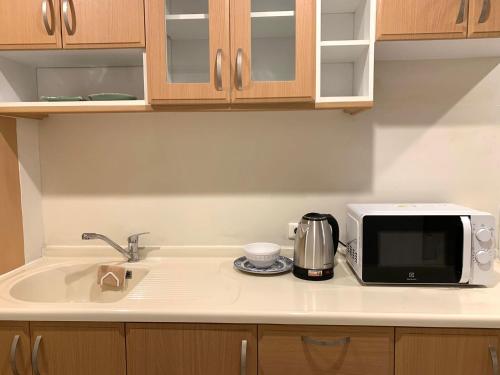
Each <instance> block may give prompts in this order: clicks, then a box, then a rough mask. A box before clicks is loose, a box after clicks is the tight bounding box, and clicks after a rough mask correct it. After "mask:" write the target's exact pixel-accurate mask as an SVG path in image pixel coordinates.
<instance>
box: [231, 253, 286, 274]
mask: <svg viewBox="0 0 500 375" xmlns="http://www.w3.org/2000/svg"><path fill="white" fill-rule="evenodd" d="M234 267H235V268H236V269H238V270H240V271H243V272H247V273H253V274H255V275H277V274H280V273H285V272H289V271H291V270H292V268H293V260H291V259H290V258H287V257H284V256H280V257H278V260H277V261H276V263H274V264H273V265H272V266H270V267H267V268H257V267H255V266H254V265H253V264H252V263H250V262H249V261H248V259H247V258H246V257H241V258H238V259H236V260H235V261H234Z"/></svg>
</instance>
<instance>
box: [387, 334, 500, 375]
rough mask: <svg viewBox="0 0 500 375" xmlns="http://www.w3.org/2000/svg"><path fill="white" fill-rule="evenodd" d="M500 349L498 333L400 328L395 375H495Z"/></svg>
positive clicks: (397, 339) (397, 340)
mask: <svg viewBox="0 0 500 375" xmlns="http://www.w3.org/2000/svg"><path fill="white" fill-rule="evenodd" d="M490 348H491V349H490ZM498 348H500V332H499V331H497V330H492V329H440V328H398V329H396V375H424V374H425V375H496V374H498V370H497V372H495V371H494V370H493V361H492V357H491V355H492V353H491V352H490V350H491V351H494V352H496V351H497V350H498ZM493 355H494V354H493Z"/></svg>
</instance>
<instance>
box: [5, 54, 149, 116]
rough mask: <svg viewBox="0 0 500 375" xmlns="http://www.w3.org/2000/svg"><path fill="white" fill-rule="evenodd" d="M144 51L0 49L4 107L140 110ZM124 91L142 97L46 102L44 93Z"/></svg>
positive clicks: (34, 110) (142, 105) (142, 106)
mask: <svg viewBox="0 0 500 375" xmlns="http://www.w3.org/2000/svg"><path fill="white" fill-rule="evenodd" d="M144 63H145V62H144V51H143V50H142V49H121V50H120V49H116V50H54V51H50V50H48V51H2V52H0V110H1V111H2V112H3V113H6V112H7V113H8V112H13V111H16V110H17V111H20V112H27V113H29V112H32V113H37V112H38V113H58V112H66V111H68V112H70V111H76V112H78V111H82V112H84V111H86V110H87V111H92V108H95V109H96V111H101V110H103V109H106V110H108V111H115V110H116V111H120V110H126V111H128V110H130V111H134V110H137V111H140V110H144V109H145V107H146V101H145V93H146V92H147V91H146V88H145V82H146V79H145V76H144V68H143V66H144ZM97 93H124V94H129V95H134V96H136V97H137V98H138V100H124V101H121V100H120V101H119V100H117V101H74V102H45V101H40V98H41V97H42V96H83V97H85V96H88V95H90V94H97Z"/></svg>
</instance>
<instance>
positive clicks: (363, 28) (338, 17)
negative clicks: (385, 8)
mask: <svg viewBox="0 0 500 375" xmlns="http://www.w3.org/2000/svg"><path fill="white" fill-rule="evenodd" d="M375 10H376V0H317V56H316V57H317V58H316V64H317V67H316V102H317V103H323V104H324V105H327V104H328V103H332V107H333V106H334V105H335V103H343V102H349V103H356V102H359V103H360V105H363V103H364V104H365V105H366V104H367V103H370V102H372V101H373V73H374V72H373V70H374V43H375V21H376V19H375V14H376V12H375Z"/></svg>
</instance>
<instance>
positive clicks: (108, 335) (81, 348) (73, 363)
mask: <svg viewBox="0 0 500 375" xmlns="http://www.w3.org/2000/svg"><path fill="white" fill-rule="evenodd" d="M30 330H31V343H32V347H33V350H34V351H36V350H35V349H36V343H37V338H40V339H41V341H39V343H40V345H39V349H38V354H37V355H35V356H36V357H37V362H38V369H39V372H40V374H41V375H46V374H47V375H49V374H50V375H68V374H71V375H89V374H92V375H125V373H126V358H125V355H126V350H125V327H124V324H121V323H31V324H30ZM40 339H39V340H40ZM33 367H34V368H33V371H34V372H35V364H33ZM35 373H36V372H35Z"/></svg>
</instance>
